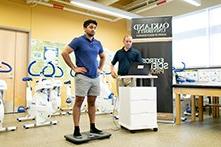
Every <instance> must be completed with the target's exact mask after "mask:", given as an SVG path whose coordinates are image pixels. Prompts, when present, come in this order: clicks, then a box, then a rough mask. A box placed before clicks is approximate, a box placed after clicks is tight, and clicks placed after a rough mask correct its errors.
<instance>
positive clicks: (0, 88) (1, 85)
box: [0, 62, 17, 132]
mask: <svg viewBox="0 0 221 147" xmlns="http://www.w3.org/2000/svg"><path fill="white" fill-rule="evenodd" d="M1 64H2V65H4V66H6V68H8V69H5V68H2V66H0V73H8V72H11V71H12V67H11V66H10V65H9V64H7V63H5V62H1ZM1 68H2V69H1ZM6 89H7V84H6V82H5V81H4V80H0V132H8V131H15V130H16V128H17V127H15V126H10V127H3V121H4V116H5V114H4V103H3V94H4V90H6Z"/></svg>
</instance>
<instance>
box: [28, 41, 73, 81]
mask: <svg viewBox="0 0 221 147" xmlns="http://www.w3.org/2000/svg"><path fill="white" fill-rule="evenodd" d="M64 47H65V44H63V43H58V42H50V41H42V40H37V39H32V40H31V53H30V55H31V56H30V59H29V61H30V63H31V62H32V61H36V64H35V65H33V68H32V69H33V72H34V73H40V72H41V70H42V68H43V67H44V66H46V65H47V63H48V62H52V63H53V64H54V65H55V66H59V67H61V69H62V70H63V71H64V73H70V69H68V67H67V66H66V65H65V63H64V61H63V59H62V57H61V56H60V54H61V51H62V49H63V48H64ZM49 70H50V69H49ZM47 72H50V71H47ZM56 72H57V74H58V73H59V72H60V71H58V70H56ZM64 76H65V78H66V77H68V76H69V75H66V74H65V75H64Z"/></svg>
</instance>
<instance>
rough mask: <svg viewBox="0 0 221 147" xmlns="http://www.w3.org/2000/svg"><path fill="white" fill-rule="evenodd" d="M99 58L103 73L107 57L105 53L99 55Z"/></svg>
mask: <svg viewBox="0 0 221 147" xmlns="http://www.w3.org/2000/svg"><path fill="white" fill-rule="evenodd" d="M99 56H100V63H99V66H98V69H99V70H101V71H102V70H103V67H104V62H105V59H106V56H105V54H104V52H102V53H101V54H99Z"/></svg>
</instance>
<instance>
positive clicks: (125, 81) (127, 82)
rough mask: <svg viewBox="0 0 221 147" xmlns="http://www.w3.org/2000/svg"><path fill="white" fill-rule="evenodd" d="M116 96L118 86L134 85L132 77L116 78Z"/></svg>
mask: <svg viewBox="0 0 221 147" xmlns="http://www.w3.org/2000/svg"><path fill="white" fill-rule="evenodd" d="M116 85H117V96H118V97H119V87H134V86H135V82H134V80H133V79H132V78H124V79H117V80H116Z"/></svg>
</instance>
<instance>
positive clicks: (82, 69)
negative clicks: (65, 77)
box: [73, 67, 87, 74]
mask: <svg viewBox="0 0 221 147" xmlns="http://www.w3.org/2000/svg"><path fill="white" fill-rule="evenodd" d="M73 70H74V72H75V73H83V74H84V73H86V72H87V69H86V68H85V67H75V68H74V69H73Z"/></svg>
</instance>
